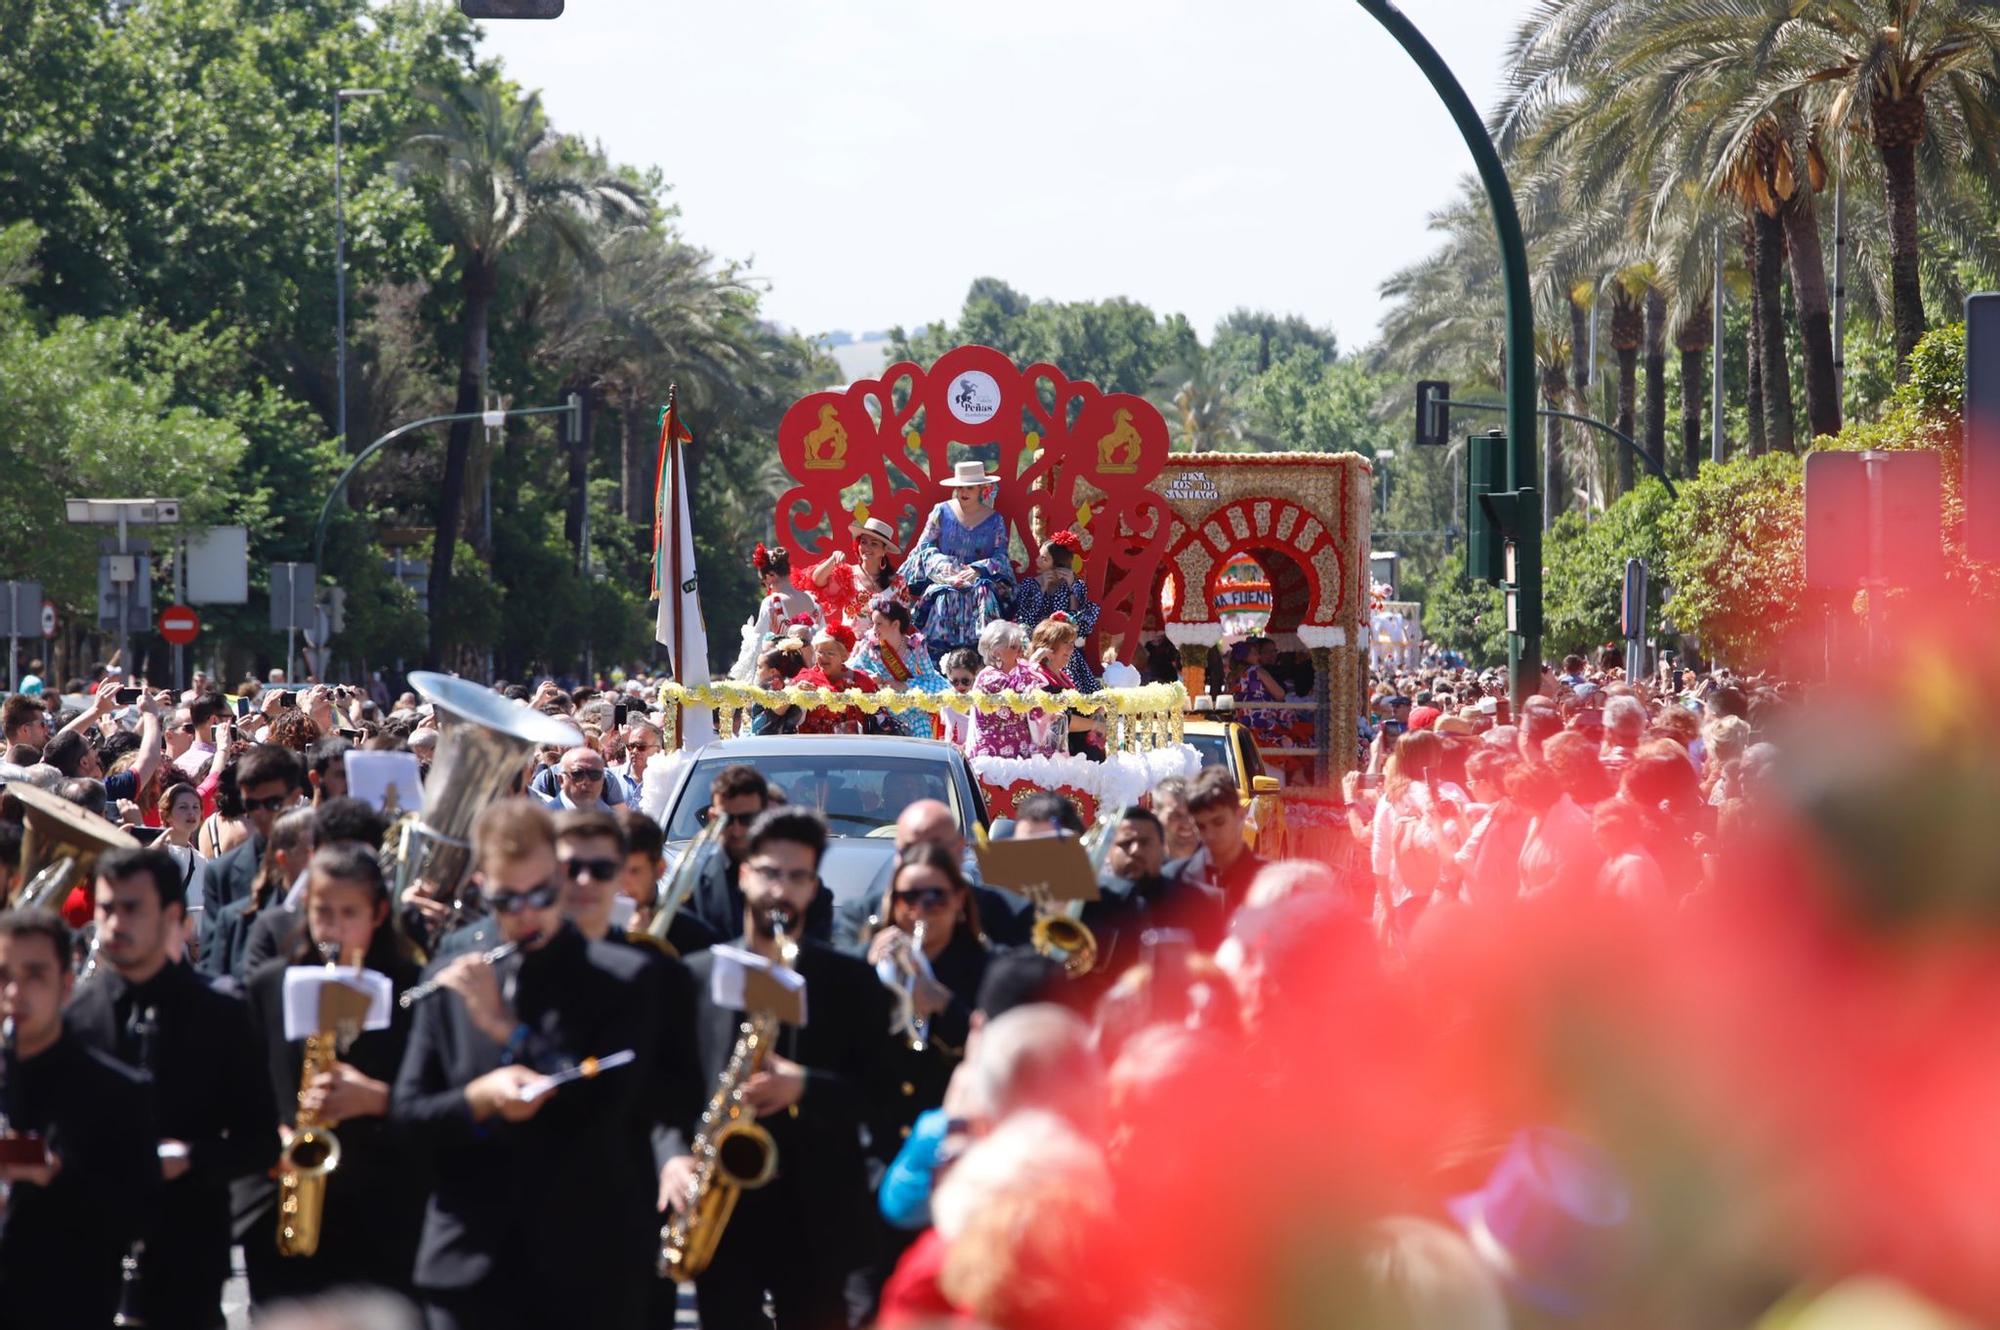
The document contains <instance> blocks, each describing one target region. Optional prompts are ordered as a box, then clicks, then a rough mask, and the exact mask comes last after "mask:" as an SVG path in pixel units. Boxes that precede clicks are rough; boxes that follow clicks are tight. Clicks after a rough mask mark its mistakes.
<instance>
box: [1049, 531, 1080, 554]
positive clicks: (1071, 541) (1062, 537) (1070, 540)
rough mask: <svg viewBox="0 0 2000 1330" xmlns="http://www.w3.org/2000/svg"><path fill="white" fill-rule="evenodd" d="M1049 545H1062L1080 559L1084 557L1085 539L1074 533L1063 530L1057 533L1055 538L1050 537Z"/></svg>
mask: <svg viewBox="0 0 2000 1330" xmlns="http://www.w3.org/2000/svg"><path fill="white" fill-rule="evenodd" d="M1049 544H1051V545H1060V546H1062V547H1063V548H1064V549H1066V550H1068V551H1069V552H1070V553H1071V554H1074V555H1076V556H1078V557H1079V558H1081V557H1082V555H1083V537H1082V536H1079V535H1077V534H1076V532H1074V531H1070V530H1063V531H1058V532H1056V533H1055V534H1054V535H1053V536H1050V537H1049Z"/></svg>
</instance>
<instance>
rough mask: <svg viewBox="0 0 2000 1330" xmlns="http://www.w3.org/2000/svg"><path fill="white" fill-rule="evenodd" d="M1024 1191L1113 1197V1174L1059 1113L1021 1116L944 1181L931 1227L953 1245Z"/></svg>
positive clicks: (977, 1147) (971, 1152)
mask: <svg viewBox="0 0 2000 1330" xmlns="http://www.w3.org/2000/svg"><path fill="white" fill-rule="evenodd" d="M1010 1014H1011V1013H1010ZM1022 1192H1062V1193H1064V1194H1065V1195H1084V1196H1109V1195H1110V1194H1111V1175H1110V1171H1109V1170H1108V1169H1107V1168H1106V1166H1105V1163H1104V1156H1103V1154H1102V1153H1101V1152H1100V1151H1099V1150H1098V1149H1097V1147H1096V1146H1094V1145H1092V1144H1091V1143H1090V1142H1089V1141H1087V1140H1085V1139H1084V1138H1083V1136H1082V1135H1081V1134H1080V1133H1079V1132H1078V1131H1077V1129H1076V1128H1075V1127H1074V1126H1073V1125H1071V1124H1070V1123H1069V1122H1068V1121H1066V1120H1065V1119H1063V1118H1062V1117H1060V1116H1059V1115H1057V1114H1054V1113H1045V1112H1039V1111H1032V1110H1031V1111H1028V1112H1023V1113H1016V1114H1014V1115H1013V1116H1012V1117H1010V1118H1008V1119H1007V1120H1006V1121H1004V1122H1002V1123H1001V1124H1000V1125H999V1126H997V1127H995V1128H994V1129H993V1130H992V1131H991V1132H989V1133H988V1134H987V1135H985V1136H983V1137H981V1138H980V1139H979V1140H978V1141H977V1142H976V1143H974V1144H973V1146H972V1147H971V1148H970V1149H968V1150H967V1151H966V1152H965V1153H964V1154H963V1155H961V1156H960V1157H959V1159H958V1162H956V1163H954V1164H953V1165H952V1166H951V1169H950V1171H949V1172H947V1173H946V1174H945V1175H944V1177H943V1178H942V1179H941V1180H940V1181H939V1183H938V1186H937V1191H936V1193H935V1194H933V1195H932V1197H931V1223H932V1225H933V1226H935V1227H936V1229H937V1231H938V1234H939V1235H940V1236H941V1237H943V1238H944V1239H945V1240H947V1241H950V1240H951V1239H953V1238H956V1237H957V1236H959V1234H961V1233H963V1232H964V1231H965V1229H966V1227H967V1225H968V1223H969V1222H970V1221H971V1220H972V1219H973V1218H974V1217H975V1216H977V1215H979V1214H981V1213H982V1212H986V1211H989V1210H991V1209H993V1208H994V1207H995V1205H996V1203H997V1202H998V1201H1000V1200H1001V1199H1002V1198H1003V1197H1005V1196H1008V1195H1018V1194H1020V1193H1022Z"/></svg>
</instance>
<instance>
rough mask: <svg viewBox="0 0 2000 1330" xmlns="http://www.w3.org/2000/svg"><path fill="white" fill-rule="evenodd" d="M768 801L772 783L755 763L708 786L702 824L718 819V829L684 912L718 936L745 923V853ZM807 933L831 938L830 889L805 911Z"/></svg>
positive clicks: (720, 775)
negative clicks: (712, 846)
mask: <svg viewBox="0 0 2000 1330" xmlns="http://www.w3.org/2000/svg"><path fill="white" fill-rule="evenodd" d="M770 805H771V787H770V786H769V785H768V784H767V783H765V780H764V778H763V777H762V776H761V775H759V774H758V773H757V769H756V768H755V767H748V766H743V765H741V764H738V765H736V766H729V767H724V768H723V769H722V770H721V771H719V772H717V773H716V776H715V780H714V782H713V783H711V784H710V785H709V792H708V807H707V808H706V809H704V810H702V816H701V821H702V825H704V826H710V825H713V824H715V823H716V822H718V821H720V822H721V824H722V830H721V832H720V833H719V834H718V835H717V837H716V847H715V849H714V850H713V851H712V852H711V853H710V855H709V858H708V862H707V863H704V864H703V865H702V866H701V876H700V878H699V879H698V880H697V881H696V883H695V888H694V892H693V894H692V896H690V898H689V900H688V903H687V907H686V910H687V913H690V914H692V915H693V916H694V917H695V918H696V919H699V920H700V921H701V923H702V924H703V926H704V927H706V928H707V929H708V931H709V932H711V933H713V934H714V935H715V936H717V937H735V936H736V933H737V930H738V929H740V928H742V927H743V888H742V886H741V885H740V882H739V879H740V877H741V875H742V868H743V855H744V852H745V848H746V847H747V846H748V845H749V843H750V826H751V824H752V823H754V822H755V821H756V820H757V819H758V818H759V817H761V816H762V815H763V813H764V810H765V809H767V808H769V807H770ZM803 915H804V918H805V933H806V936H807V937H810V938H816V939H818V940H819V941H821V942H824V941H826V940H827V939H828V938H830V937H832V936H833V893H831V892H822V893H820V895H819V896H816V897H814V898H813V899H812V900H811V902H810V903H809V904H808V905H807V906H806V907H805V910H804V911H803Z"/></svg>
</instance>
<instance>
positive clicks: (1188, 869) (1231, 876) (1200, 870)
mask: <svg viewBox="0 0 2000 1330" xmlns="http://www.w3.org/2000/svg"><path fill="white" fill-rule="evenodd" d="M1269 862H1270V860H1268V859H1263V858H1260V857H1258V856H1257V855H1255V854H1252V853H1251V852H1250V851H1249V850H1245V851H1244V852H1243V853H1242V854H1240V855H1238V856H1237V857H1236V862H1235V863H1233V864H1231V865H1229V867H1228V868H1227V869H1226V870H1224V871H1223V872H1219V873H1218V872H1217V871H1216V869H1215V864H1214V862H1213V861H1212V860H1211V859H1210V858H1209V854H1208V848H1207V847H1206V846H1203V847H1202V848H1201V849H1198V850H1196V851H1195V852H1194V853H1193V854H1191V855H1189V856H1188V857H1187V858H1185V859H1182V860H1179V861H1177V862H1175V863H1171V864H1168V865H1167V867H1166V875H1167V876H1168V877H1170V878H1173V879H1175V880H1177V881H1179V882H1182V883H1186V884H1188V885H1190V886H1198V887H1204V888H1207V889H1208V890H1210V891H1212V892H1213V893H1215V895H1216V897H1217V898H1218V899H1219V900H1220V902H1221V906H1222V919H1221V927H1223V928H1226V927H1227V926H1228V923H1229V916H1230V915H1232V914H1234V913H1236V907H1237V906H1239V905H1241V904H1243V898H1244V897H1245V896H1247V895H1249V894H1250V884H1251V882H1253V881H1254V880H1256V877H1257V873H1258V870H1260V869H1261V868H1263V867H1264V865H1265V864H1267V863H1269ZM1215 941H1216V942H1219V941H1221V936H1220V930H1219V929H1218V933H1217V936H1216V938H1215ZM1204 945H1205V946H1213V945H1214V943H1212V942H1211V943H1204Z"/></svg>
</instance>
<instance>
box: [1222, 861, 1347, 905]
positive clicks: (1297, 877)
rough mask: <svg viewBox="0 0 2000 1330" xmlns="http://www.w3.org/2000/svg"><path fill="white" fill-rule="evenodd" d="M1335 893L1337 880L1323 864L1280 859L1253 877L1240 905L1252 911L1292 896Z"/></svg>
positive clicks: (1338, 884)
mask: <svg viewBox="0 0 2000 1330" xmlns="http://www.w3.org/2000/svg"><path fill="white" fill-rule="evenodd" d="M1339 889H1340V879H1339V878H1338V877H1337V876H1335V875H1334V871H1333V869H1332V868H1330V867H1328V866H1327V865H1326V864H1323V863H1320V862H1319V861H1318V860H1316V859H1280V860H1278V861H1277V862H1276V863H1269V864H1265V865H1264V866H1263V867H1262V868H1260V869H1258V870H1257V876H1255V877H1253V878H1251V879H1250V890H1249V891H1248V892H1246V893H1245V894H1244V896H1243V904H1244V906H1245V907H1246V908H1249V909H1256V908H1258V907H1259V906H1264V905H1276V904H1277V903H1278V902H1279V901H1286V900H1290V899H1291V898H1292V897H1294V896H1305V895H1309V894H1312V893H1315V892H1334V891H1338V890H1339Z"/></svg>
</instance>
